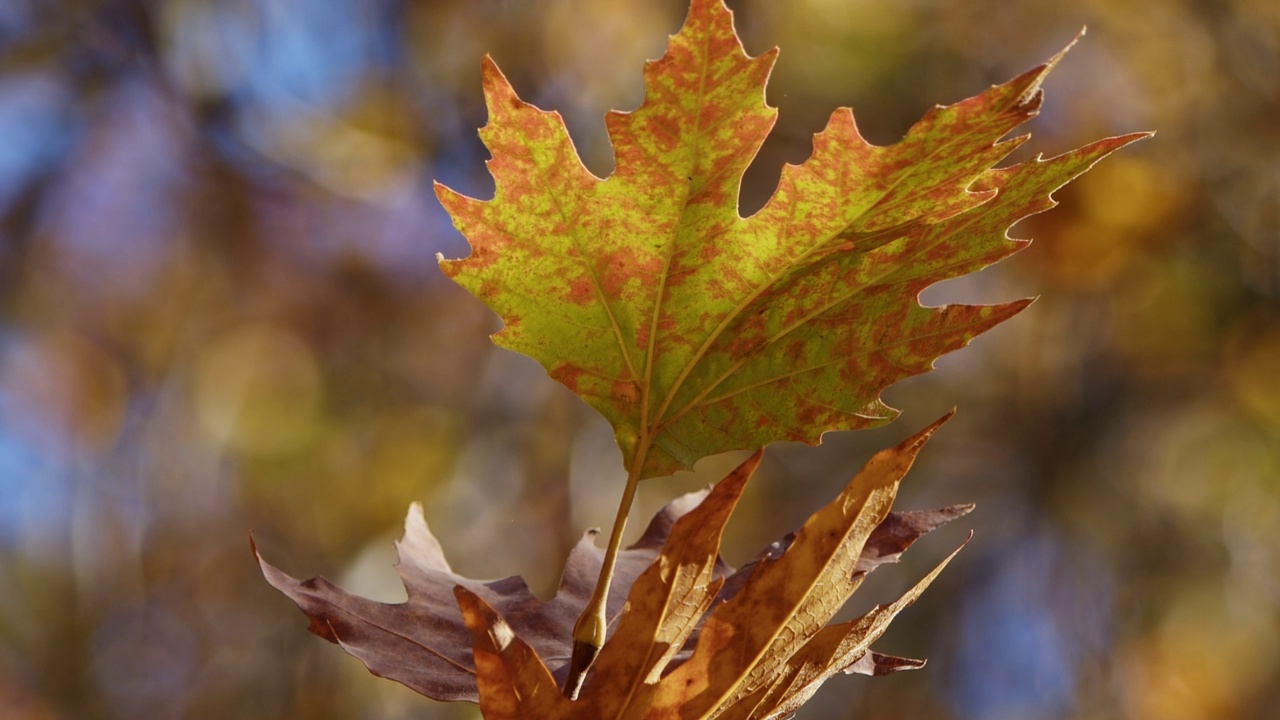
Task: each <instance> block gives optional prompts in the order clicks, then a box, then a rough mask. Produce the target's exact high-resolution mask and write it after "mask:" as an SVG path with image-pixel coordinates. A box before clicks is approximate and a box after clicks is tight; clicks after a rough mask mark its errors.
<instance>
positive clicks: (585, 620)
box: [564, 462, 641, 699]
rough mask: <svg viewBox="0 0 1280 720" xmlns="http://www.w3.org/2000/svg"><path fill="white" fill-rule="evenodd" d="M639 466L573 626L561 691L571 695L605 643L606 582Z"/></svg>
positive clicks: (619, 544) (625, 490)
mask: <svg viewBox="0 0 1280 720" xmlns="http://www.w3.org/2000/svg"><path fill="white" fill-rule="evenodd" d="M640 467H641V463H639V462H637V463H635V464H633V465H632V467H631V472H630V473H628V474H627V485H626V487H625V488H623V490H622V499H621V500H620V501H618V514H617V516H616V517H614V519H613V531H612V532H610V533H609V545H608V546H607V547H606V548H605V551H604V561H603V563H602V564H601V566H600V577H599V579H598V580H596V587H595V590H594V591H593V592H592V593H591V599H590V600H588V601H587V605H586V607H584V608H583V609H582V614H581V615H579V616H578V621H577V622H576V623H575V624H574V626H573V654H572V655H571V657H570V660H569V674H568V675H567V676H566V677H565V680H564V694H565V697H568V698H570V699H573V698H576V697H577V696H578V691H579V690H581V689H582V682H583V680H584V679H585V678H586V675H587V670H588V669H590V668H591V663H593V662H595V659H596V655H598V654H599V653H600V648H601V647H602V646H603V645H604V637H605V632H606V630H607V629H608V626H609V618H608V615H607V614H606V610H607V605H608V600H609V586H610V583H611V582H612V580H613V570H614V567H616V566H617V564H618V551H619V549H620V548H621V547H622V533H623V531H624V530H626V528H627V516H628V515H630V514H631V503H632V502H633V501H634V500H635V497H636V488H637V487H639V485H640Z"/></svg>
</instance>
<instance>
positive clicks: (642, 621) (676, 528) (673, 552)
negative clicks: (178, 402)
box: [254, 453, 972, 717]
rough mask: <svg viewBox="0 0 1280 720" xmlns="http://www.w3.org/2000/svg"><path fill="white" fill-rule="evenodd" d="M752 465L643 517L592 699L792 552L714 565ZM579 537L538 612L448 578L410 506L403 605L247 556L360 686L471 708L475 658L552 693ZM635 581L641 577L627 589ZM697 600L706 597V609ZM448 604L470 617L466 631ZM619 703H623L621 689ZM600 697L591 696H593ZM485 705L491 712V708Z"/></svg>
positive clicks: (935, 517)
mask: <svg viewBox="0 0 1280 720" xmlns="http://www.w3.org/2000/svg"><path fill="white" fill-rule="evenodd" d="M758 461H759V454H758V453H757V454H756V455H753V456H752V457H751V458H749V459H748V460H747V461H746V462H744V463H743V464H742V465H740V466H739V467H738V468H737V469H735V470H734V471H733V472H732V473H730V474H729V475H728V476H727V477H726V478H725V479H723V480H721V481H720V482H719V483H717V485H716V486H715V487H714V488H712V489H711V490H709V491H708V490H703V491H699V492H694V493H689V494H688V495H685V496H683V497H680V498H677V499H676V500H674V501H672V502H671V503H669V504H668V505H667V506H666V507H664V508H663V509H662V510H661V511H659V512H658V513H657V514H656V515H655V516H654V518H653V520H652V521H651V522H650V523H649V525H648V527H647V528H646V530H645V531H644V533H643V534H642V536H641V538H640V539H639V540H638V541H637V542H636V543H635V544H634V545H632V546H631V547H629V548H628V549H626V550H624V551H623V552H622V553H621V554H620V557H619V563H618V571H617V574H616V575H615V578H614V582H613V586H612V587H613V589H612V590H611V593H610V603H609V607H610V608H612V609H613V610H612V612H611V624H610V631H611V632H610V640H609V641H608V642H606V644H605V646H604V648H603V649H602V651H601V655H600V658H599V659H598V660H597V662H596V666H595V667H594V668H593V670H592V673H591V675H590V676H589V678H590V679H591V683H592V684H593V685H594V686H595V687H597V688H600V687H602V686H603V685H604V678H606V677H614V678H618V682H621V683H622V685H619V686H618V687H624V686H626V687H635V688H637V689H638V688H639V687H640V686H642V685H646V683H647V684H649V685H651V684H652V683H653V682H655V681H657V680H658V679H659V677H660V675H661V674H662V673H663V671H664V670H665V671H667V672H669V671H671V670H672V669H674V668H676V667H678V666H679V665H680V664H681V663H683V662H685V661H686V660H687V658H688V657H690V651H692V649H693V647H694V646H695V645H696V643H697V639H698V635H699V630H700V627H701V622H702V620H703V619H704V618H705V617H706V614H705V612H704V611H705V610H706V608H707V607H708V606H709V605H712V604H714V603H722V602H724V601H727V600H731V599H732V598H733V597H734V596H735V595H737V594H738V593H739V592H741V591H742V590H743V589H744V588H746V587H747V586H748V585H749V582H748V580H749V577H750V576H752V575H753V574H754V573H755V572H756V570H757V568H758V567H759V565H761V564H766V565H767V564H769V563H774V562H777V561H778V560H779V558H780V557H781V556H782V555H784V554H785V553H786V552H787V551H788V550H789V549H790V548H791V546H792V545H793V544H794V543H795V542H796V540H795V538H794V537H792V536H788V537H787V538H784V539H783V540H781V541H779V542H777V543H774V544H773V545H771V546H769V547H768V548H766V549H765V551H763V552H762V553H761V554H760V557H759V558H758V559H757V560H756V561H753V562H751V563H748V564H747V565H745V566H743V567H742V568H741V569H739V570H737V571H734V570H733V568H730V567H728V566H727V565H725V564H724V563H723V562H722V561H721V560H720V559H719V557H718V549H719V538H720V531H721V529H722V528H723V526H724V523H725V521H727V519H728V514H729V512H730V511H731V510H732V507H733V505H734V504H735V503H736V501H737V499H738V497H739V496H740V494H741V492H742V486H743V484H744V483H745V482H746V480H747V479H748V478H749V476H750V475H751V473H752V471H753V470H754V468H755V466H756V463H757V462H758ZM842 497H843V496H842ZM971 509H972V506H969V505H957V506H953V507H948V508H943V509H940V510H933V511H926V512H922V511H913V512H900V513H897V512H895V513H889V514H888V515H887V516H885V517H884V518H883V520H882V521H880V522H879V524H878V525H876V526H874V527H875V529H874V530H873V531H871V533H870V536H869V537H867V539H866V543H865V545H863V546H862V548H861V552H860V553H859V554H858V555H857V556H856V557H857V561H856V563H854V564H852V565H850V566H849V567H847V568H845V569H844V570H843V571H842V572H844V573H847V574H848V575H849V582H852V583H855V584H856V580H853V579H852V578H853V577H854V576H855V575H856V576H861V575H863V574H865V573H867V572H871V571H872V570H874V569H875V568H876V567H878V566H880V565H882V564H885V563H891V562H896V561H897V559H898V556H899V555H900V554H901V553H902V552H903V551H904V550H905V549H906V548H907V547H908V546H910V545H911V544H912V543H913V542H914V541H915V540H916V539H918V538H919V537H921V536H922V535H924V534H925V533H928V532H929V531H931V530H933V529H935V528H937V527H939V526H941V525H943V524H945V523H947V522H949V521H950V520H952V519H954V518H957V517H960V516H961V515H964V514H965V513H967V512H969V510H971ZM682 521H683V525H681V522H682ZM593 538H594V532H589V533H587V534H586V535H584V536H583V538H582V540H581V541H580V542H579V543H578V545H577V546H576V547H575V548H574V549H573V551H572V552H571V553H570V555H569V558H568V560H567V562H566V564H565V568H564V572H563V574H562V576H561V580H560V585H559V589H558V591H557V593H556V595H555V596H554V597H553V598H551V599H550V600H547V601H543V600H540V599H538V598H537V597H536V596H535V595H533V593H532V592H531V591H530V590H529V588H528V586H527V585H526V584H525V583H524V581H523V580H522V579H521V578H519V577H509V578H505V579H501V580H493V581H479V580H473V579H469V578H465V577H462V576H460V575H457V574H456V573H454V572H453V571H452V570H451V569H450V567H449V564H448V562H447V561H446V560H445V557H444V553H443V551H442V549H441V547H440V544H439V542H438V541H437V540H436V538H435V537H434V536H433V535H432V534H431V531H430V529H429V528H428V527H427V524H426V521H425V519H424V517H423V512H422V508H421V506H419V505H417V504H414V505H413V506H411V508H410V510H409V514H408V516H407V517H406V519H405V535H404V538H403V539H401V540H400V541H399V542H397V543H396V549H397V552H398V553H399V556H400V561H399V563H398V564H397V566H396V569H397V571H398V572H399V574H400V577H401V580H402V581H403V582H404V585H405V589H406V591H407V594H408V599H407V600H406V601H405V602H403V603H381V602H377V601H373V600H369V599H366V598H362V597H359V596H356V595H352V594H349V593H347V592H345V591H343V590H342V589H341V588H339V587H337V586H335V585H334V584H333V583H330V582H329V581H327V580H325V579H324V578H319V577H315V578H311V579H309V580H298V579H296V578H294V577H292V576H290V575H288V574H286V573H285V572H283V571H281V570H279V569H277V568H276V567H275V566H273V565H271V564H270V563H268V562H266V561H265V560H263V559H262V558H261V556H258V555H257V548H256V547H255V548H254V553H255V556H257V557H258V562H259V564H260V565H261V567H262V572H263V575H264V576H265V577H266V579H267V581H268V582H269V583H270V584H271V585H272V586H274V587H275V588H276V589H278V590H279V591H280V592H282V593H284V594H285V595H286V596H288V597H289V598H290V599H291V600H293V601H294V602H295V603H296V604H297V605H298V607H299V609H301V610H302V611H303V613H305V614H306V615H307V617H308V618H309V619H310V621H311V624H310V629H311V631H312V632H313V633H315V634H316V635H319V636H320V637H322V638H324V639H326V640H328V641H330V642H333V643H337V644H339V645H340V646H341V647H342V648H343V649H344V650H345V651H346V652H347V653H349V654H351V655H352V656H354V657H356V658H358V659H359V660H360V661H361V662H363V663H364V664H365V666H366V667H367V668H368V669H369V671H370V672H372V673H373V674H375V675H378V676H381V677H385V678H389V679H392V680H396V681H398V682H400V683H403V684H404V685H407V686H408V687H410V688H412V689H413V690H415V691H417V692H419V693H421V694H423V695H426V696H428V697H431V698H434V699H437V700H470V701H473V702H474V701H480V702H482V704H484V700H483V699H482V693H480V692H479V690H478V688H477V677H476V661H477V658H478V657H482V658H483V659H484V661H485V662H488V663H489V664H490V665H489V668H488V669H489V670H490V671H491V672H494V673H499V674H500V675H501V676H502V677H504V678H506V681H508V682H515V681H516V679H517V678H524V680H523V681H528V678H530V677H535V678H536V677H538V676H539V671H537V670H536V669H530V668H523V665H522V664H517V665H512V667H511V668H509V669H504V668H506V665H503V664H501V663H500V662H499V661H502V660H503V658H504V657H505V658H507V659H506V660H505V661H504V662H508V663H514V662H515V660H513V659H512V658H511V656H512V655H513V654H515V655H520V654H521V653H523V652H524V651H523V650H522V649H520V648H522V647H528V648H529V649H530V651H531V652H532V653H536V658H535V657H534V656H530V657H529V658H525V660H526V661H530V662H531V661H532V660H531V658H533V659H540V660H538V661H537V663H536V664H539V665H544V666H545V668H547V670H546V672H547V673H548V677H551V678H552V679H553V682H554V683H555V684H556V685H558V684H560V683H562V682H563V679H564V675H565V673H566V671H567V665H568V659H569V653H570V631H571V629H572V627H573V623H574V621H575V620H576V618H577V615H578V613H579V612H580V611H581V610H582V607H583V605H584V604H585V602H586V599H587V598H588V597H589V595H590V593H591V590H592V587H593V585H594V582H595V579H596V574H597V572H598V571H599V567H600V562H601V555H602V553H601V551H600V550H599V549H598V548H596V546H595V543H594V542H593ZM641 577H646V578H648V579H646V580H645V581H644V583H641V582H640V581H639V580H638V578H641ZM637 584H641V585H643V586H644V587H643V589H641V590H640V591H639V592H636V591H635V590H634V589H633V588H635V586H637ZM653 587H657V588H658V589H656V590H655V589H652V588H653ZM457 588H461V589H457ZM709 598H714V603H713V601H712V600H711V599H709ZM628 599H629V603H630V604H629V605H628V607H629V608H630V609H629V610H628V611H627V613H626V614H625V615H624V617H623V618H622V619H620V620H619V619H618V618H617V615H618V614H619V613H621V612H622V611H623V607H624V604H625V603H624V601H628ZM460 604H461V605H462V606H463V607H465V608H467V609H468V615H469V616H470V617H471V618H472V621H473V622H472V625H473V626H474V627H472V628H471V629H469V628H468V623H467V621H466V619H465V617H464V613H463V612H462V611H461V610H460V608H459V606H460ZM498 620H501V624H500V625H499V624H496V623H497V621H498ZM615 638H616V639H617V641H615ZM473 642H474V643H475V651H474V652H473ZM513 648H515V649H513ZM681 648H684V649H683V650H682V651H681V652H676V650H680V649H681ZM504 653H505V655H504ZM847 660H848V662H846V663H845V664H846V665H847V667H843V668H840V669H839V670H844V671H847V672H859V673H863V674H886V673H889V672H894V671H896V670H900V669H911V668H914V667H918V666H919V665H921V664H922V662H921V661H916V660H908V659H904V658H894V657H892V656H887V655H880V654H877V653H863V654H862V655H861V656H859V657H854V658H848V659H847ZM520 668H523V669H520ZM557 692H558V691H557ZM619 692H622V693H624V694H625V693H626V690H625V689H623V690H620V691H619ZM604 694H605V693H603V692H602V691H598V692H597V695H598V696H603V695H604ZM501 695H502V693H501V692H500V693H499V696H501ZM584 699H585V698H584ZM548 702H557V701H550V700H548ZM598 702H602V700H600V699H599V697H597V699H595V700H593V701H592V704H595V703H598ZM492 703H497V705H498V706H502V707H505V701H501V700H500V699H499V698H495V699H494V700H493V701H492ZM492 703H490V704H492ZM573 705H574V706H581V707H585V705H584V704H581V703H573ZM485 712H486V717H490V716H492V717H506V716H507V715H504V714H502V713H501V712H498V711H497V710H496V709H495V710H485ZM512 717H519V715H515V716H512ZM581 717H594V716H593V715H583V716H581Z"/></svg>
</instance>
